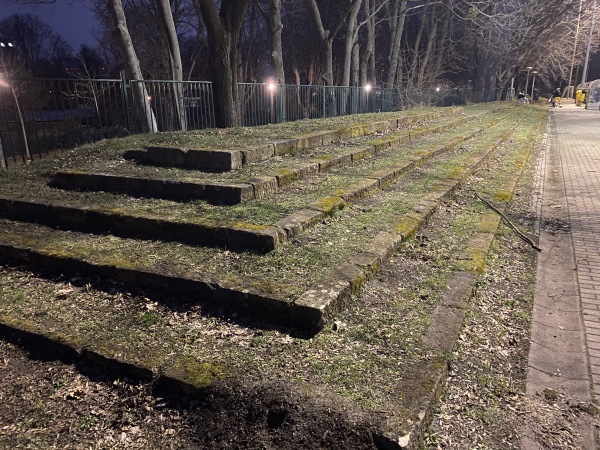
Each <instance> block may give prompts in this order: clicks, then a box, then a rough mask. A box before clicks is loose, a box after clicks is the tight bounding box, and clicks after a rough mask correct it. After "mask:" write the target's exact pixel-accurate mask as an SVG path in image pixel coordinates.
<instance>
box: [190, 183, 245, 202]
mask: <svg viewBox="0 0 600 450" xmlns="http://www.w3.org/2000/svg"><path fill="white" fill-rule="evenodd" d="M201 198H202V199H203V200H206V201H207V202H209V203H211V204H214V205H237V204H238V203H242V202H244V201H247V200H251V199H253V198H254V187H253V186H252V185H251V184H249V183H243V184H242V183H240V184H237V183H219V184H216V183H214V184H212V183H211V184H205V185H203V191H202V197H201Z"/></svg>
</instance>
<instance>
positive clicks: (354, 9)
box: [342, 0, 362, 86]
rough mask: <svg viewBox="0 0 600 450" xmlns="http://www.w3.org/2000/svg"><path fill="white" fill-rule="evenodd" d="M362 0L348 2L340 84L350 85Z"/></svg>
mask: <svg viewBox="0 0 600 450" xmlns="http://www.w3.org/2000/svg"><path fill="white" fill-rule="evenodd" d="M361 3H362V0H352V1H351V3H350V13H349V16H348V26H347V28H346V45H345V49H344V73H343V76H342V86H349V85H350V70H351V67H352V49H353V48H354V44H355V42H356V41H357V17H358V11H359V10H360V5H361Z"/></svg>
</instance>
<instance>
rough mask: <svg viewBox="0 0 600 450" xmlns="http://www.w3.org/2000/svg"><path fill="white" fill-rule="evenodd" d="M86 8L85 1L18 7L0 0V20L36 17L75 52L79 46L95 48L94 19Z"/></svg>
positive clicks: (65, 0) (59, 1)
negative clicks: (24, 16) (27, 16)
mask: <svg viewBox="0 0 600 450" xmlns="http://www.w3.org/2000/svg"><path fill="white" fill-rule="evenodd" d="M87 8H88V2H87V1H86V0H76V1H72V0H56V2H55V3H54V4H45V5H44V4H41V5H20V4H16V3H13V2H11V1H10V0H0V20H2V19H5V18H6V17H8V16H11V15H13V14H33V15H36V16H38V18H39V19H40V20H42V22H45V23H46V24H48V25H49V26H51V27H52V29H53V30H54V32H55V33H56V34H59V35H61V36H62V37H63V38H65V40H66V41H67V42H69V43H70V44H71V45H72V46H73V50H74V51H77V50H79V46H80V45H81V44H88V45H91V46H92V47H95V46H96V42H95V40H94V37H93V36H92V32H93V29H94V28H95V26H96V19H95V18H94V16H93V14H92V13H91V12H90V11H89V10H88V9H87Z"/></svg>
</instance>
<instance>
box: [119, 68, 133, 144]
mask: <svg viewBox="0 0 600 450" xmlns="http://www.w3.org/2000/svg"><path fill="white" fill-rule="evenodd" d="M127 87H128V86H127V77H126V76H125V71H124V70H121V101H122V102H123V112H124V113H125V128H126V129H127V131H129V132H130V133H131V121H130V119H129V102H128V101H127Z"/></svg>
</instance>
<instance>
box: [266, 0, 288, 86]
mask: <svg viewBox="0 0 600 450" xmlns="http://www.w3.org/2000/svg"><path fill="white" fill-rule="evenodd" d="M267 17H268V25H269V29H270V30H271V64H272V65H273V75H274V76H275V79H276V80H277V82H278V83H279V84H285V72H284V70H283V49H282V45H281V34H282V32H283V24H282V23H281V0H271V7H270V9H269V14H268V15H267Z"/></svg>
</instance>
